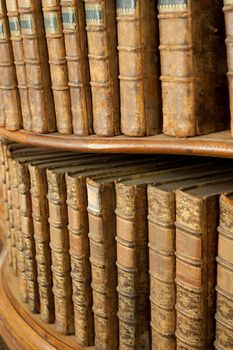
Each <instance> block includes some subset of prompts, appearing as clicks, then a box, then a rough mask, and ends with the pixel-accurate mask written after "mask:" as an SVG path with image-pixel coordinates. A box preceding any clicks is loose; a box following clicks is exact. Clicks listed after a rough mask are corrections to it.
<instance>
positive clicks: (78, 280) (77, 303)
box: [66, 174, 94, 346]
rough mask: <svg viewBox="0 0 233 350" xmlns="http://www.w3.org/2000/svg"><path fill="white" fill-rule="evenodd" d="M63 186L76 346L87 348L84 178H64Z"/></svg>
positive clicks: (90, 319) (89, 316) (89, 322)
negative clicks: (65, 197)
mask: <svg viewBox="0 0 233 350" xmlns="http://www.w3.org/2000/svg"><path fill="white" fill-rule="evenodd" d="M66 186H67V202H66V203H67V210H68V222H69V225H68V229H69V241H70V257H71V277H72V285H73V302H74V321H75V322H74V323H75V335H76V337H77V341H78V343H79V344H81V345H83V346H90V345H93V342H94V325H93V313H92V292H91V271H90V262H89V255H90V250H89V240H88V216H87V210H86V209H87V190H86V178H83V177H76V176H72V174H66Z"/></svg>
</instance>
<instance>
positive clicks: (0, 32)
mask: <svg viewBox="0 0 233 350" xmlns="http://www.w3.org/2000/svg"><path fill="white" fill-rule="evenodd" d="M0 39H6V30H5V25H4V20H3V19H1V20H0Z"/></svg>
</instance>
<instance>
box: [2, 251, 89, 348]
mask: <svg viewBox="0 0 233 350" xmlns="http://www.w3.org/2000/svg"><path fill="white" fill-rule="evenodd" d="M6 256H7V252H6V250H4V251H3V252H2V253H1V255H0V334H1V336H2V337H3V339H4V341H5V342H6V344H7V345H8V347H9V348H10V349H11V350H16V349H17V350H35V349H36V350H58V349H59V350H93V349H94V347H82V346H80V345H78V344H77V342H76V340H75V337H74V336H63V335H59V334H58V333H57V332H56V331H55V328H54V325H46V324H44V323H43V322H42V321H41V320H40V316H39V315H33V314H31V313H30V312H29V310H28V307H27V304H24V303H22V302H21V301H20V299H19V292H18V284H17V279H16V277H15V276H13V274H12V272H11V270H10V268H9V267H8V263H7V261H5V260H7V259H6Z"/></svg>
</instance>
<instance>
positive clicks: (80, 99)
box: [61, 0, 92, 136]
mask: <svg viewBox="0 0 233 350" xmlns="http://www.w3.org/2000/svg"><path fill="white" fill-rule="evenodd" d="M61 10H62V25H63V33H64V39H65V49H66V61H67V67H68V77H69V83H68V85H69V87H70V98H71V111H72V124H73V132H74V134H76V135H81V136H86V135H89V134H92V99H91V87H90V73H89V64H88V57H87V38H86V30H85V12H84V3H83V1H82V0H78V1H74V0H62V1H61Z"/></svg>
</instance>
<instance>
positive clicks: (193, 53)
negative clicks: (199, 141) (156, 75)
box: [158, 0, 229, 137]
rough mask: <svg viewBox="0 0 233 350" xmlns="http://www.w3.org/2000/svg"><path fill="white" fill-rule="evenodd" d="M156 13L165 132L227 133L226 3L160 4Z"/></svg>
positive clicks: (179, 0)
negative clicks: (224, 131) (223, 5)
mask: <svg viewBox="0 0 233 350" xmlns="http://www.w3.org/2000/svg"><path fill="white" fill-rule="evenodd" d="M158 10H159V15H158V18H159V29H160V54H161V74H162V76H161V81H162V101H163V132H164V133H165V134H167V135H171V136H177V137H187V136H195V135H202V134H209V133H211V132H216V131H219V130H225V129H228V127H229V111H228V92H227V79H226V71H227V67H226V48H225V44H224V39H225V38H224V36H225V34H224V18H223V13H222V3H221V2H220V1H218V0H214V1H213V0H208V1H205V2H204V1H201V0H200V1H195V0H189V1H188V0H175V1H174V0H159V1H158ZM207 17H208V21H207V20H206V18H207ZM210 57H211V59H210ZM206 96H208V99H207V98H206Z"/></svg>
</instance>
